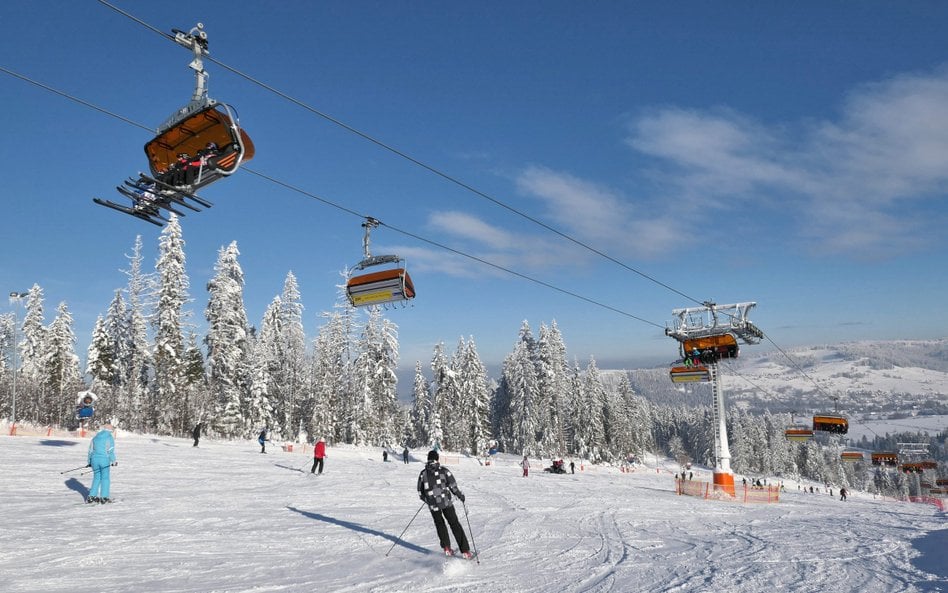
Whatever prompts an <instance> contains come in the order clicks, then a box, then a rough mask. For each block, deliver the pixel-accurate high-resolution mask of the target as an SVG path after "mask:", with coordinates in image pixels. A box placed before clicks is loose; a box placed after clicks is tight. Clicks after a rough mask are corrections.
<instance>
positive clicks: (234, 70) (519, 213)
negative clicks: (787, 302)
mask: <svg viewBox="0 0 948 593" xmlns="http://www.w3.org/2000/svg"><path fill="white" fill-rule="evenodd" d="M97 1H98V2H99V3H100V4H102V5H103V6H106V7H108V8H111V9H112V10H114V11H116V12H118V13H119V14H122V15H123V16H126V17H128V18H129V19H131V20H133V21H135V22H136V23H138V24H140V25H142V26H144V27H146V28H148V29H149V30H151V31H153V32H155V33H158V34H159V35H161V36H162V37H165V38H167V39H170V40H171V41H174V37H172V36H170V35H168V34H167V33H164V32H162V31H161V30H159V29H158V28H156V27H154V26H152V25H149V24H148V23H146V22H145V21H143V20H141V19H139V18H138V17H135V16H133V15H131V14H129V13H128V12H126V11H124V10H121V9H120V8H118V7H116V6H114V5H113V4H111V3H110V2H108V1H107V0H97ZM205 59H207V60H208V61H210V62H213V63H215V64H217V65H218V66H220V67H221V68H224V69H225V70H229V71H230V72H232V73H233V74H236V75H237V76H239V77H241V78H243V79H245V80H247V81H248V82H251V83H253V84H255V85H257V86H259V87H261V88H263V89H265V90H267V91H270V92H271V93H273V94H275V95H277V96H278V97H280V98H282V99H285V100H287V101H289V102H290V103H293V104H294V105H296V106H298V107H300V108H302V109H304V110H305V111H309V112H310V113H312V114H314V115H316V116H319V117H321V118H323V119H325V120H326V121H328V122H330V123H332V124H334V125H336V126H339V127H341V128H343V129H344V130H346V131H348V132H351V133H353V134H355V135H356V136H359V137H360V138H362V139H364V140H367V141H368V142H371V143H372V144H375V145H376V146H378V147H379V148H382V149H384V150H387V151H389V152H391V153H392V154H394V155H396V156H398V157H401V158H402V159H405V160H407V161H408V162H410V163H412V164H414V165H416V166H418V167H421V168H422V169H424V170H426V171H428V172H429V173H433V174H434V175H437V176H438V177H441V178H442V179H444V180H445V181H448V182H450V183H453V184H455V185H457V186H458V187H461V188H462V189H465V190H467V191H469V192H471V193H473V194H474V195H476V196H478V197H480V198H483V199H485V200H488V201H489V202H492V203H494V204H495V205H497V206H500V207H501V208H504V209H505V210H507V211H509V212H512V213H513V214H516V215H517V216H520V217H521V218H524V219H526V220H528V221H530V222H532V223H534V224H536V225H538V226H540V227H542V228H544V229H546V230H547V231H549V232H551V233H553V234H555V235H557V236H559V237H560V238H563V239H566V240H567V241H570V242H571V243H573V244H575V245H577V246H579V247H581V248H583V249H586V250H587V251H590V252H591V253H594V254H596V255H598V256H600V257H602V258H604V259H606V260H609V261H611V262H612V263H614V264H616V265H618V266H620V267H622V268H624V269H626V270H628V271H630V272H633V273H634V274H637V275H638V276H640V277H642V278H644V279H646V280H648V281H649V282H653V283H655V284H657V285H659V286H661V287H663V288H665V289H667V290H669V291H671V292H673V293H675V294H677V295H679V296H681V297H682V298H685V299H688V300H690V301H692V302H694V303H696V304H701V303H702V302H703V301H701V300H699V299H696V298H694V297H692V296H689V295H687V294H685V293H684V292H681V291H680V290H678V289H676V288H674V287H672V286H670V285H668V284H666V283H664V282H662V281H661V280H658V279H657V278H655V277H653V276H650V275H649V274H646V273H645V272H642V271H641V270H638V269H636V268H633V267H632V266H630V265H628V264H626V263H624V262H622V261H620V260H618V259H616V258H614V257H612V256H611V255H609V254H607V253H605V252H604V251H602V250H600V249H597V248H595V247H593V246H591V245H589V244H588V243H586V242H584V241H581V240H579V239H577V238H575V237H573V236H571V235H569V234H568V233H565V232H563V231H561V230H559V229H557V228H556V227H553V226H552V225H549V224H547V223H545V222H543V221H542V220H539V219H538V218H536V217H534V216H531V215H530V214H527V213H526V212H523V211H522V210H519V209H518V208H515V207H513V206H511V205H510V204H507V203H506V202H504V201H502V200H500V199H498V198H495V197H493V196H492V195H490V194H488V193H486V192H484V191H481V190H479V189H477V188H476V187H474V186H472V185H471V184H469V183H467V182H465V181H462V180H461V179H459V178H457V177H455V176H454V175H451V174H449V173H445V172H444V171H442V170H441V169H438V168H437V167H435V166H433V165H429V164H427V163H425V162H424V161H421V160H420V159H417V158H415V157H413V156H411V155H410V154H408V153H406V152H405V151H403V150H400V149H398V148H396V147H394V146H392V145H391V144H388V143H386V142H384V141H382V140H380V139H378V138H376V137H374V136H372V135H371V134H369V133H367V132H363V131H362V130H359V129H358V128H355V127H353V126H351V125H349V124H347V123H345V122H343V121H342V120H340V119H338V118H335V117H333V116H331V115H329V114H328V113H325V112H323V111H320V110H319V109H316V108H315V107H313V106H312V105H310V104H308V103H306V102H305V101H302V100H300V99H297V98H295V97H293V96H292V95H289V94H287V93H284V92H283V91H281V90H279V89H277V88H275V87H273V86H271V85H269V84H267V83H265V82H263V81H261V80H259V79H257V78H255V77H253V76H251V75H249V74H247V73H245V72H243V71H241V70H238V69H237V68H235V67H233V66H230V65H228V64H225V63H224V62H221V61H220V60H218V59H216V58H214V57H212V56H206V57H205Z"/></svg>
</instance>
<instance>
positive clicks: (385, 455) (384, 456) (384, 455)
mask: <svg viewBox="0 0 948 593" xmlns="http://www.w3.org/2000/svg"><path fill="white" fill-rule="evenodd" d="M382 461H388V449H382Z"/></svg>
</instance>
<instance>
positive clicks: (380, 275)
mask: <svg viewBox="0 0 948 593" xmlns="http://www.w3.org/2000/svg"><path fill="white" fill-rule="evenodd" d="M381 224H382V223H381V222H379V221H378V220H377V219H375V218H372V217H366V219H365V221H364V222H363V223H362V228H363V229H365V233H364V235H363V238H362V252H363V259H362V261H360V262H359V263H357V264H356V265H355V266H353V269H354V270H359V271H365V270H367V269H368V268H372V269H373V270H374V271H371V272H365V273H362V274H355V275H352V276H350V278H349V280H348V281H347V282H346V296H347V297H348V299H349V302H350V303H351V304H352V306H353V307H367V306H370V305H383V306H385V305H387V304H389V303H404V302H405V301H409V300H411V299H413V298H415V285H414V283H413V282H412V280H411V276H409V275H408V270H407V268H406V264H405V260H404V259H403V258H401V257H399V256H397V255H372V253H371V249H370V245H369V243H370V234H371V232H372V229H374V228H377V227H378V226H380V225H381ZM378 266H383V267H381V268H379V269H377V270H376V269H375V268H376V267H378Z"/></svg>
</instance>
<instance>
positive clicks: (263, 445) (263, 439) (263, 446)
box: [257, 426, 268, 453]
mask: <svg viewBox="0 0 948 593" xmlns="http://www.w3.org/2000/svg"><path fill="white" fill-rule="evenodd" d="M267 440H268V439H267V427H266V426H264V427H263V430H261V431H260V436H258V437H257V442H258V443H260V452H261V453H266V452H267Z"/></svg>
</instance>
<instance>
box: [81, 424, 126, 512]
mask: <svg viewBox="0 0 948 593" xmlns="http://www.w3.org/2000/svg"><path fill="white" fill-rule="evenodd" d="M112 430H113V426H112V425H111V424H108V423H106V424H103V425H102V429H101V430H99V432H98V433H96V435H95V436H94V437H92V440H91V441H90V442H89V455H88V457H87V463H88V464H89V465H88V467H91V468H92V472H93V475H92V487H91V488H89V498H87V499H86V502H90V503H93V502H99V503H102V504H105V503H108V502H112V499H111V498H109V490H110V488H111V485H112V482H111V480H110V479H109V468H110V467H111V466H113V465H118V462H117V461H116V460H115V439H114V438H113V437H112Z"/></svg>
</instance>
